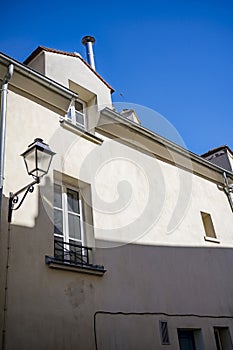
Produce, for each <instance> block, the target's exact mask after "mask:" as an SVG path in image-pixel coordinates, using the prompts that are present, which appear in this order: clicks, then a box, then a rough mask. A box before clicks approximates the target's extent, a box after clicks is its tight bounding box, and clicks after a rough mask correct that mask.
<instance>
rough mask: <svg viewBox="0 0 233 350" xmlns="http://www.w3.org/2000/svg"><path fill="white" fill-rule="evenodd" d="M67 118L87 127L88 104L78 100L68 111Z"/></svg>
mask: <svg viewBox="0 0 233 350" xmlns="http://www.w3.org/2000/svg"><path fill="white" fill-rule="evenodd" d="M67 119H68V120H69V121H70V122H71V123H73V124H74V125H76V126H78V127H80V128H82V129H86V126H87V125H86V104H85V102H83V101H80V100H76V101H75V102H74V104H73V105H72V106H70V109H69V111H68V113H67Z"/></svg>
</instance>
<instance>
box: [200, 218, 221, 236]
mask: <svg viewBox="0 0 233 350" xmlns="http://www.w3.org/2000/svg"><path fill="white" fill-rule="evenodd" d="M201 217H202V222H203V226H204V229H205V235H206V237H210V238H217V236H216V233H215V230H214V225H213V222H212V219H211V216H210V214H207V213H203V212H201Z"/></svg>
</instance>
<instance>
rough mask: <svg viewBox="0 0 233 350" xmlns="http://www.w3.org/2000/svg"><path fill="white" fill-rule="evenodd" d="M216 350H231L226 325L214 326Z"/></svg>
mask: <svg viewBox="0 0 233 350" xmlns="http://www.w3.org/2000/svg"><path fill="white" fill-rule="evenodd" d="M214 337H215V342H216V348H217V350H231V349H232V341H231V336H230V332H229V328H228V327H214Z"/></svg>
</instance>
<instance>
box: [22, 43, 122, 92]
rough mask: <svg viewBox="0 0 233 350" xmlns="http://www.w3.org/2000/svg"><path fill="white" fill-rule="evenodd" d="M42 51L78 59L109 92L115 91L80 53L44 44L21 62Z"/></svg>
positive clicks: (29, 60) (26, 62) (26, 63)
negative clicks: (52, 47)
mask: <svg viewBox="0 0 233 350" xmlns="http://www.w3.org/2000/svg"><path fill="white" fill-rule="evenodd" d="M42 51H46V52H51V53H56V54H60V55H64V56H69V57H75V58H78V59H80V60H81V61H82V62H83V63H84V64H85V65H86V66H87V67H88V68H89V69H90V70H91V71H92V72H93V73H94V74H95V75H96V76H97V77H98V78H99V79H100V80H101V81H102V82H103V83H104V84H105V85H106V86H107V87H108V88H109V90H110V91H111V94H112V93H113V92H114V91H115V90H114V89H113V87H112V86H111V85H110V84H109V83H108V82H107V81H106V80H105V79H104V78H102V77H101V75H100V74H99V73H98V72H96V71H95V70H94V69H93V68H92V67H91V66H90V65H89V63H87V62H86V61H85V60H84V59H83V58H82V57H81V55H79V54H77V53H75V52H66V51H61V50H56V49H51V48H48V47H45V46H38V47H37V48H36V49H35V50H34V51H33V52H32V53H31V54H30V55H29V56H28V57H27V58H26V59H25V60H24V62H23V64H25V65H28V64H29V63H30V62H31V61H32V60H33V59H34V58H36V57H37V56H38V55H39V54H40V53H41V52H42Z"/></svg>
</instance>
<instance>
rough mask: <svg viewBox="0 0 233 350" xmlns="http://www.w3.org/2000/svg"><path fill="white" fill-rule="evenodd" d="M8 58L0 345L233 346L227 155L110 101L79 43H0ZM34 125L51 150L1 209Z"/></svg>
mask: <svg viewBox="0 0 233 350" xmlns="http://www.w3.org/2000/svg"><path fill="white" fill-rule="evenodd" d="M10 64H12V65H13V66H14V73H13V76H12V77H11V79H10V80H9V83H8V94H7V111H6V112H7V116H6V141H5V154H4V160H5V165H4V186H3V198H2V223H1V236H0V240H1V245H0V259H1V260H0V269H1V274H0V278H1V294H0V301H1V304H0V305H1V335H2V349H3V350H16V349H17V350H21V349H22V350H27V349H35V350H37V349H38V350H39V349H40V350H41V349H46V350H53V349H56V350H59V349H61V350H64V349H81V350H116V349H121V350H122V349H125V350H131V349H134V350H139V349H140V350H141V349H148V350H152V349H156V350H157V349H161V350H162V349H164V350H166V349H173V350H178V349H180V350H186V349H191V350H192V349H193V350H230V349H232V348H233V347H232V340H231V339H232V337H233V334H232V332H233V282H232V278H231V272H232V273H233V253H232V252H233V250H232V248H233V225H232V210H233V206H232V194H231V191H232V184H233V173H232V168H227V167H225V166H224V164H225V163H226V161H225V160H224V164H222V163H221V164H219V163H217V164H214V163H213V162H211V159H210V158H211V157H210V156H211V155H212V154H214V152H210V153H207V154H205V155H204V156H203V157H200V156H197V155H195V154H193V153H191V152H189V151H187V150H186V149H184V148H182V147H180V146H178V145H176V144H175V143H173V142H171V141H169V140H167V139H165V138H163V137H162V136H160V135H157V134H155V133H153V132H152V131H150V130H148V129H146V128H145V127H143V125H141V124H140V121H139V119H138V117H139V118H140V116H137V115H136V113H134V112H133V111H132V113H131V112H130V111H129V112H127V111H124V112H122V113H120V112H117V111H116V110H115V108H114V105H113V103H112V99H111V94H112V92H113V89H112V87H111V86H110V85H109V84H108V83H107V82H106V81H105V80H104V79H103V78H102V77H101V76H100V75H99V74H98V73H97V72H96V71H95V70H94V68H93V67H91V66H90V65H89V64H88V63H87V62H86V61H85V60H84V59H83V58H82V57H81V56H80V55H79V54H77V53H68V52H63V51H58V50H53V49H48V48H45V47H41V46H40V47H38V48H37V49H36V50H35V51H34V52H33V53H32V54H31V55H30V56H29V57H28V59H27V60H26V61H25V62H24V64H22V63H19V62H17V61H16V60H14V59H13V58H10V57H8V56H6V55H4V54H1V55H0V78H1V81H4V76H5V75H6V72H7V69H8V66H9V65H10ZM36 138H41V139H43V140H44V142H46V143H48V144H49V146H50V147H51V149H52V150H53V151H54V152H55V153H56V155H55V156H54V157H53V160H52V163H51V167H50V170H49V173H48V174H47V175H46V176H44V177H43V178H42V180H41V182H40V184H39V185H38V186H35V189H34V192H33V193H29V194H28V195H27V197H26V198H25V201H24V202H23V204H22V206H21V207H20V208H19V209H18V210H15V209H16V207H17V205H16V204H15V205H14V206H13V215H12V220H11V222H10V223H9V222H8V203H9V193H10V192H14V193H15V192H16V191H18V190H19V188H22V187H24V186H25V185H26V184H27V183H29V182H30V179H29V177H28V174H27V172H26V170H25V166H24V164H23V160H22V158H21V157H19V155H20V154H21V153H22V152H23V151H24V150H25V149H26V148H27V146H28V145H29V144H31V143H32V142H33V140H34V139H36ZM217 151H218V149H217V150H216V152H217ZM227 156H228V157H229V162H228V163H229V164H232V159H231V158H230V157H231V156H232V152H231V151H230V149H229V148H227V149H226V152H225V153H224V157H227ZM213 158H216V157H213ZM224 159H225V158H224Z"/></svg>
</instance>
